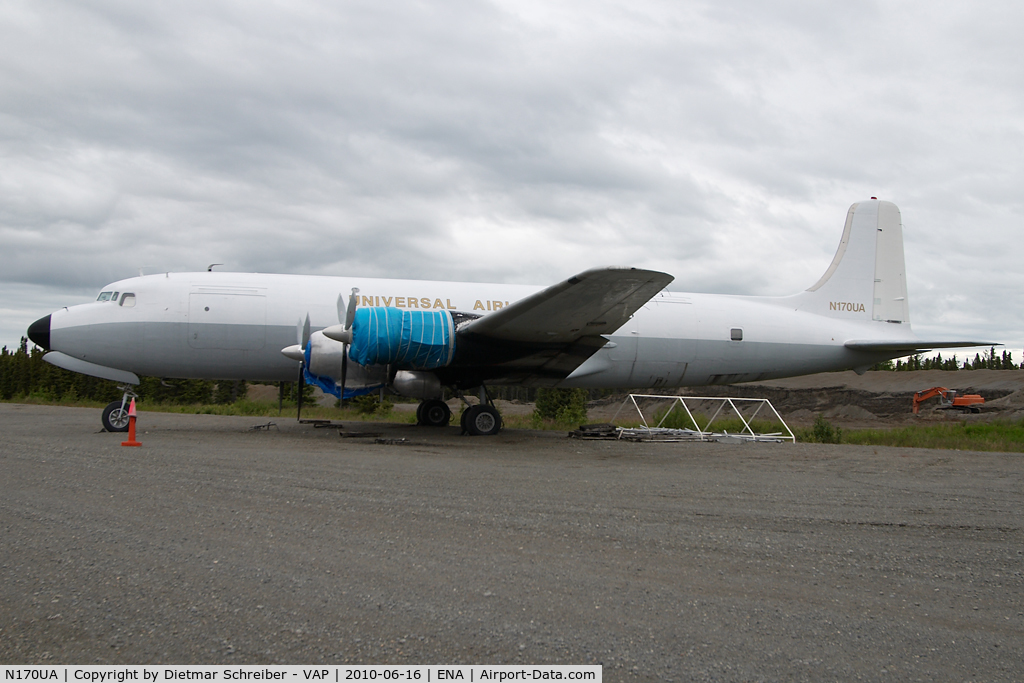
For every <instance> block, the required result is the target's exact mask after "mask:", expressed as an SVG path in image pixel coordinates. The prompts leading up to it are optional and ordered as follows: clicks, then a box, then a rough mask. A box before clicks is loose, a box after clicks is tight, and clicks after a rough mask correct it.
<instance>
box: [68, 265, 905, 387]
mask: <svg viewBox="0 0 1024 683" xmlns="http://www.w3.org/2000/svg"><path fill="white" fill-rule="evenodd" d="M353 288H358V290H359V293H358V296H359V305H360V306H391V307H395V308H399V309H406V310H440V309H443V310H448V311H452V312H456V311H461V312H465V313H469V314H474V315H487V314H489V313H491V312H493V311H495V310H499V309H501V308H504V307H506V306H508V305H510V304H512V303H515V302H516V301H518V300H520V299H522V298H523V297H525V296H528V295H530V294H534V293H535V292H538V291H540V290H541V289H542V288H540V287H531V286H525V285H503V284H485V283H457V282H434V281H417V280H392V279H371V278H355V277H321V276H303V275H277V274H258V273H254V274H247V273H223V272H212V273H211V272H199V273H163V274H159V275H149V276H144V277H138V278H130V279H127V280H121V281H119V282H115V283H113V284H111V285H109V286H108V287H107V288H106V291H109V292H110V293H111V296H112V295H113V293H114V292H116V293H117V297H116V300H107V301H96V302H92V303H88V304H83V305H79V306H72V307H69V308H65V309H61V310H59V311H56V312H54V313H53V314H52V315H51V319H50V328H49V330H50V331H49V334H50V337H49V348H50V349H52V350H55V351H61V352H63V353H66V354H68V355H70V356H73V357H75V358H78V359H81V360H84V361H88V362H90V363H95V364H98V365H101V366H107V367H112V368H119V369H122V370H127V371H130V372H134V373H137V374H139V375H151V376H158V377H173V378H207V379H224V380H231V379H247V380H265V381H282V380H283V381H288V380H293V379H294V378H295V375H296V367H297V364H296V362H295V361H293V360H290V359H288V358H286V357H284V356H283V355H282V353H281V349H282V348H284V347H286V346H288V345H292V344H295V343H296V322H297V321H299V320H301V319H303V318H304V317H305V316H306V315H307V314H308V315H309V318H310V321H311V329H312V330H317V329H322V328H324V327H327V326H329V325H332V324H335V323H337V311H336V301H337V298H338V295H339V293H341V294H344V295H348V293H349V292H350V291H351V290H352V289H353ZM126 294H128V295H130V296H128V297H126V296H125V295H126ZM794 301H795V299H794V297H783V298H768V297H741V296H730V295H714V294H683V293H673V292H668V291H663V292H661V293H660V294H658V295H656V296H655V297H654V298H653V299H651V300H650V301H649V302H648V303H647V304H645V305H644V306H643V307H642V308H640V309H639V310H638V311H637V312H636V313H635V314H634V315H633V317H632V318H631V319H629V320H628V322H627V323H626V324H625V325H623V326H622V327H621V328H619V329H618V330H617V331H616V332H615V333H613V334H611V335H606V338H607V339H608V343H607V344H606V345H605V346H604V348H601V349H600V350H598V351H597V353H595V354H594V355H593V356H591V357H590V358H589V359H588V360H586V361H585V362H584V363H583V364H582V365H580V366H579V367H578V368H576V370H575V371H574V372H572V373H571V374H570V375H569V376H568V377H567V378H566V379H564V380H563V381H562V382H561V383H560V384H559V386H567V387H602V388H625V387H659V386H698V385H705V384H725V383H733V382H744V381H752V380H761V379H770V378H776V377H786V376H792V375H801V374H808V373H814V372H822V371H828V370H838V369H844V368H851V367H853V368H862V367H863V368H866V367H869V366H871V365H873V364H874V363H876V362H879V361H880V360H884V359H885V358H887V357H890V356H891V355H892V354H886V353H881V352H865V351H855V350H851V349H849V348H846V347H844V342H846V341H847V340H850V339H858V338H869V339H885V338H886V337H892V338H894V339H895V338H899V337H905V336H906V330H905V329H900V328H902V327H903V326H902V325H899V324H896V325H893V324H890V323H885V322H880V321H865V320H863V319H853V318H854V316H857V308H858V302H837V304H840V305H842V306H849V307H850V308H851V310H850V317H851V319H850V320H844V319H843V318H842V317H841V316H842V311H838V312H836V311H833V312H832V313H831V315H830V316H823V315H816V314H814V313H811V312H808V311H806V310H796V306H795V305H794V303H793V302H794ZM860 306H861V307H862V306H863V304H860Z"/></svg>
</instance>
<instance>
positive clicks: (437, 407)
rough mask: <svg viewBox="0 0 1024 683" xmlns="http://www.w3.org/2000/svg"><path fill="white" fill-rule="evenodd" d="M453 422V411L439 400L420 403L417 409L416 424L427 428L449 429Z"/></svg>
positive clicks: (433, 399) (432, 399) (434, 399)
mask: <svg viewBox="0 0 1024 683" xmlns="http://www.w3.org/2000/svg"><path fill="white" fill-rule="evenodd" d="M451 421H452V409H451V408H449V407H448V404H447V403H445V402H444V401H442V400H441V399H439V398H431V399H427V400H426V401H420V404H419V406H418V407H417V408H416V424H418V425H425V426H427V427H447V426H448V423H449V422H451Z"/></svg>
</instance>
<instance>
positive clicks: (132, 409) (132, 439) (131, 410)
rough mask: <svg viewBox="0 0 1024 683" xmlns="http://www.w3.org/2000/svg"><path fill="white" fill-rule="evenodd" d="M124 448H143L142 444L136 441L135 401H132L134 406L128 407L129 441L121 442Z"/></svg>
mask: <svg viewBox="0 0 1024 683" xmlns="http://www.w3.org/2000/svg"><path fill="white" fill-rule="evenodd" d="M121 445H122V446H141V445H142V444H141V443H139V442H138V441H136V440H135V399H134V398H133V399H132V404H131V405H130V406H128V440H127V441H122V442H121Z"/></svg>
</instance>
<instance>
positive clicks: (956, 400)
mask: <svg viewBox="0 0 1024 683" xmlns="http://www.w3.org/2000/svg"><path fill="white" fill-rule="evenodd" d="M932 396H938V397H939V408H940V409H942V410H959V411H960V412H962V413H967V412H971V413H980V412H981V408H980V404H982V403H984V402H985V399H983V398H982V397H981V396H979V395H978V394H959V395H958V394H957V392H956V389H947V388H946V387H932V388H931V389H925V390H924V391H919V392H917V393H916V394H914V415H917V410H918V408H920V407H921V404H922V403H924V402H925V401H927V400H928V399H930V398H931V397H932Z"/></svg>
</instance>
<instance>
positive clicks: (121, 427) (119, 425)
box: [100, 401, 128, 432]
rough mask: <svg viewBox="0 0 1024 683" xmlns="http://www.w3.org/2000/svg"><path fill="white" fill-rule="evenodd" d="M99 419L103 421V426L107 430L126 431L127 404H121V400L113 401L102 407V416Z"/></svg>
mask: <svg viewBox="0 0 1024 683" xmlns="http://www.w3.org/2000/svg"><path fill="white" fill-rule="evenodd" d="M100 420H101V421H102V422H103V428H104V429H106V430H107V431H108V432H127V431H128V406H126V405H124V404H122V403H121V401H114V402H113V403H111V404H110V405H108V406H107V407H106V408H104V409H103V417H101V418H100Z"/></svg>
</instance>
